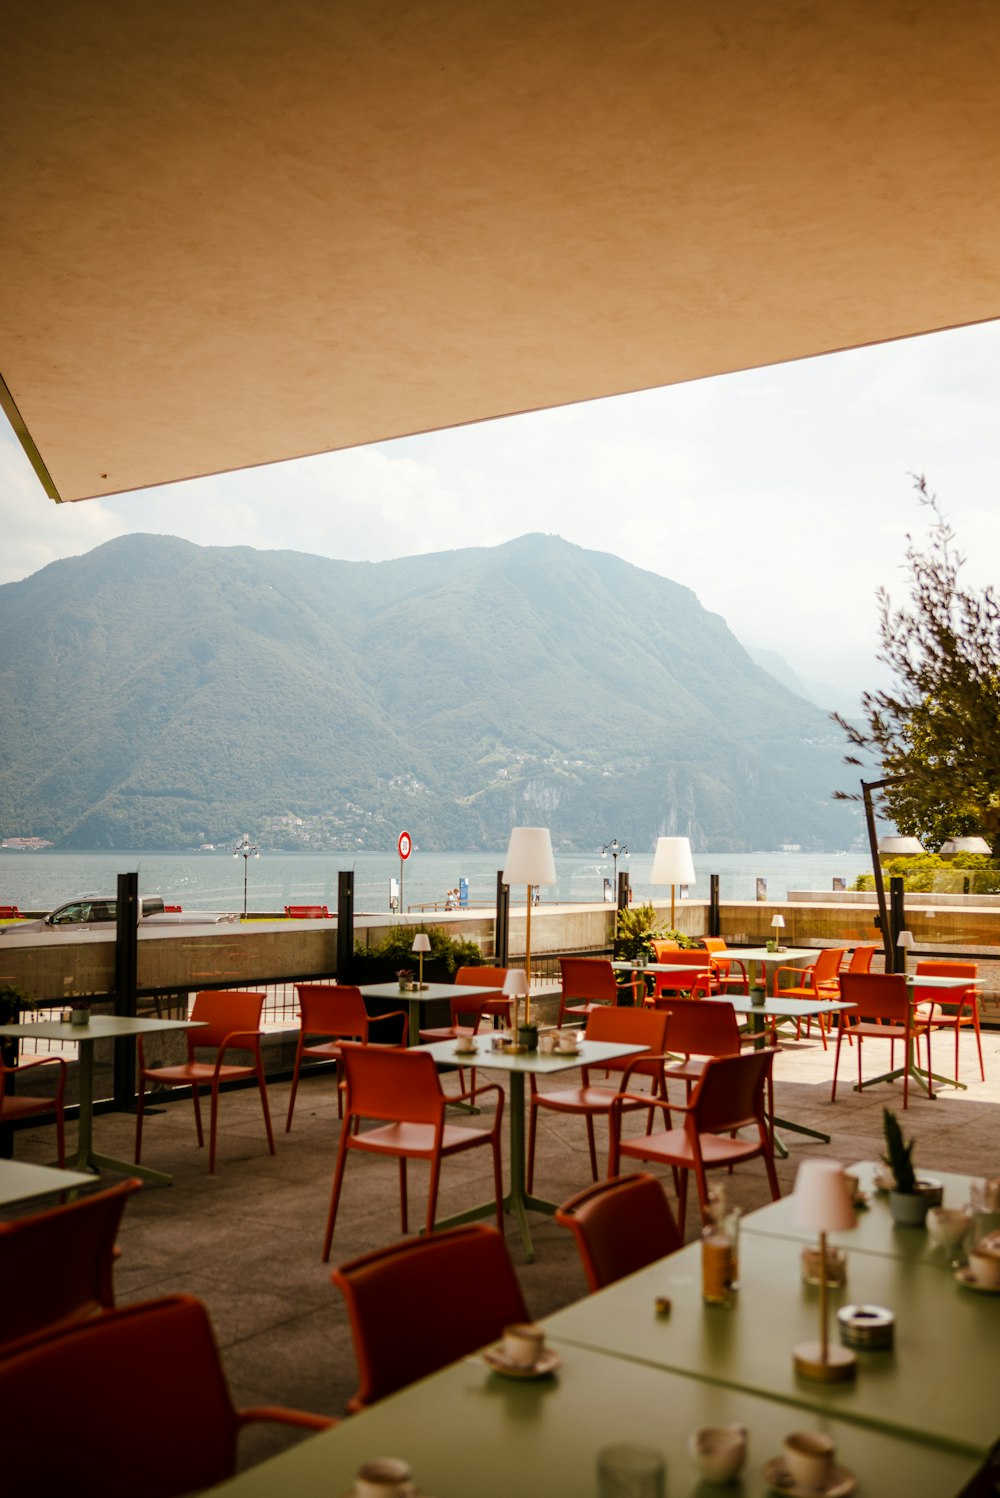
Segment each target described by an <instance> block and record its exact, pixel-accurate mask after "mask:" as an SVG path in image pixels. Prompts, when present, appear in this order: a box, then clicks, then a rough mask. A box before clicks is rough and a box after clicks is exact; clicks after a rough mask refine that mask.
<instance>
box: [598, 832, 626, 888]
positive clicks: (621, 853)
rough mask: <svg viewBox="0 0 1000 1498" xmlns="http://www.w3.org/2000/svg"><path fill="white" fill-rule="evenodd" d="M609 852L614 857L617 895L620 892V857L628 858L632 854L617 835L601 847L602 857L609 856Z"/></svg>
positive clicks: (614, 879) (614, 878)
mask: <svg viewBox="0 0 1000 1498" xmlns="http://www.w3.org/2000/svg"><path fill="white" fill-rule="evenodd" d="M609 853H610V854H611V857H612V859H613V861H614V874H613V884H614V889H615V894H616V896H617V893H618V860H619V858H628V857H629V856H630V855H629V851H628V849H627V848H626V847H625V845H624V843H620V842H619V841H618V839H617V838H616V837H613V838H612V839H611V841H610V843H605V844H604V846H603V848H602V849H601V857H602V858H607V856H608V854H609Z"/></svg>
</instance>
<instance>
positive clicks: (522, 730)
mask: <svg viewBox="0 0 1000 1498" xmlns="http://www.w3.org/2000/svg"><path fill="white" fill-rule="evenodd" d="M0 628H2V631H3V640H4V659H3V664H2V665H0V831H2V834H3V835H4V836H25V835H29V834H30V835H34V836H39V837H45V838H50V839H52V840H53V841H54V842H55V843H57V844H58V845H60V846H64V847H72V848H100V847H121V848H125V847H128V848H135V847H162V848H171V847H187V846H192V845H197V844H199V843H202V842H224V841H226V840H228V839H231V838H232V837H233V836H234V835H235V834H236V833H237V832H238V831H239V829H241V828H243V827H250V828H253V829H256V830H255V833H254V835H255V836H256V837H258V838H259V839H262V840H263V841H265V842H267V843H269V844H270V845H271V846H304V847H330V848H341V849H347V848H354V847H378V848H386V847H391V846H392V843H393V840H394V837H395V832H396V830H398V827H399V826H402V825H406V826H408V827H409V828H410V830H411V832H413V834H414V836H415V837H416V839H417V841H418V842H419V843H420V844H421V845H422V846H424V847H426V848H433V847H438V848H460V847H489V848H497V847H502V846H504V845H505V843H506V839H507V835H508V832H509V829H510V827H511V826H512V825H514V824H515V823H536V822H537V823H542V824H544V825H547V826H549V827H551V828H552V831H553V837H554V840H555V841H556V844H557V846H562V847H565V848H572V847H578V848H587V847H593V846H596V845H598V844H600V843H601V842H603V841H604V840H605V838H606V837H607V829H608V828H609V827H615V828H618V829H623V830H625V831H626V832H627V834H628V840H629V843H630V845H631V846H632V847H633V849H639V848H642V847H644V846H652V842H653V839H654V838H655V837H656V836H657V835H658V834H659V833H663V832H679V833H684V834H688V835H690V836H691V837H692V839H693V840H694V844H695V847H696V848H698V849H699V850H703V851H728V850H740V849H743V848H761V847H774V846H776V845H778V844H781V843H784V842H795V843H800V844H802V846H803V847H806V848H813V847H815V848H822V847H843V846H846V845H847V843H848V842H849V841H850V839H851V837H852V836H853V833H854V817H853V813H852V812H851V810H850V809H848V808H846V807H845V806H843V805H842V804H839V803H835V802H832V801H831V799H830V792H831V789H832V787H833V786H834V785H836V784H837V783H838V780H839V779H840V778H841V767H840V756H841V746H840V741H839V736H838V734H837V732H836V730H835V729H834V727H833V725H832V724H831V723H830V722H829V720H828V719H827V717H826V715H825V714H824V713H822V712H821V711H819V710H818V709H816V708H815V707H813V706H812V705H810V704H808V703H806V702H804V701H803V700H802V699H801V698H798V697H796V696H795V695H794V694H793V693H791V692H789V691H787V690H786V689H785V688H784V687H783V686H781V685H780V683H778V682H776V681H775V680H774V678H773V677H771V676H769V675H768V674H767V672H765V671H762V670H760V669H759V668H758V667H757V666H755V665H754V663H753V662H752V661H751V659H750V657H749V656H748V655H747V653H746V652H745V651H744V650H743V648H742V647H741V646H740V644H739V643H738V641H737V640H736V639H735V637H734V636H733V635H732V634H731V633H730V631H729V630H728V629H727V627H726V625H725V623H724V622H723V620H722V619H721V618H719V617H718V616H717V615H713V614H709V613H707V612H706V611H705V610H704V609H702V607H701V606H700V604H699V603H698V601H697V599H696V597H695V595H694V594H693V593H692V592H691V591H690V590H689V589H687V588H683V587H680V586H678V585H677V584H676V583H672V582H669V581H668V580H666V579H664V578H662V577H658V576H656V575H654V574H653V573H649V572H644V571H641V570H640V569H638V568H635V567H632V566H630V565H629V564H627V563H625V562H622V561H620V560H619V559H617V558H615V557H612V556H608V555H604V554H602V553H598V552H589V551H584V550H582V549H581V548H580V547H577V546H573V545H570V544H569V543H568V542H565V541H562V540H560V539H559V538H557V537H552V536H541V535H532V536H523V537H521V538H520V539H519V540H517V541H512V542H509V543H508V544H506V545H504V546H500V547H496V548H492V549H486V548H482V549H468V550H463V551H454V552H444V553H439V554H437V555H433V556H425V557H409V558H404V559H401V560H398V561H392V562H383V563H378V564H373V563H355V562H337V561H330V560H327V559H324V558H320V557H312V556H306V555H300V554H298V553H292V552H256V551H252V550H250V549H249V548H245V547H233V548H222V547H197V546H193V545H191V544H190V543H188V542H184V541H178V540H175V539H171V538H165V537H160V536H128V537H123V538H121V539H120V540H117V541H113V542H109V543H108V544H107V545H105V546H101V547H98V548H97V549H96V550H95V551H93V552H90V553H89V554H88V555H87V556H84V557H79V558H74V559H72V560H69V561H62V562H57V563H54V564H53V565H51V566H49V567H46V568H44V569H43V570H42V571H41V572H39V573H37V574H35V576H33V577H31V578H28V579H26V580H25V581H24V582H19V583H11V584H7V585H5V586H3V587H0Z"/></svg>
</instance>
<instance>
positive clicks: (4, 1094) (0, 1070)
mask: <svg viewBox="0 0 1000 1498" xmlns="http://www.w3.org/2000/svg"><path fill="white" fill-rule="evenodd" d="M37 1066H58V1068H59V1075H58V1077H57V1079H56V1088H55V1092H54V1093H53V1095H52V1097H31V1096H28V1095H27V1094H25V1093H21V1092H11V1091H9V1088H8V1082H7V1078H8V1077H9V1078H10V1079H11V1081H16V1082H22V1081H24V1079H25V1077H26V1075H27V1073H28V1072H30V1071H32V1070H33V1069H34V1068H35V1067H37ZM65 1093H66V1063H65V1061H64V1060H63V1059H62V1057H61V1056H40V1057H39V1058H38V1060H37V1061H19V1062H18V1064H17V1066H5V1065H4V1063H3V1061H2V1060H0V1124H9V1123H14V1122H15V1121H17V1120H18V1119H22V1118H30V1117H31V1115H32V1114H34V1113H54V1114H55V1118H56V1157H57V1159H58V1161H59V1164H60V1166H63V1165H65V1163H66V1120H65V1118H64V1116H63V1098H64V1096H65Z"/></svg>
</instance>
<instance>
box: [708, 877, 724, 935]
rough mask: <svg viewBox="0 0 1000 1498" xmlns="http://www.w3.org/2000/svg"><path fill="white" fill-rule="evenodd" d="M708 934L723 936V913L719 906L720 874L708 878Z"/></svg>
mask: <svg viewBox="0 0 1000 1498" xmlns="http://www.w3.org/2000/svg"><path fill="white" fill-rule="evenodd" d="M708 934H709V936H721V935H722V912H721V909H720V906H719V876H718V874H709V876H708Z"/></svg>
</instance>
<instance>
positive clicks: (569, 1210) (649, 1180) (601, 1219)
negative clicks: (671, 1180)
mask: <svg viewBox="0 0 1000 1498" xmlns="http://www.w3.org/2000/svg"><path fill="white" fill-rule="evenodd" d="M556 1222H558V1223H559V1224H560V1226H561V1227H564V1228H569V1230H570V1232H571V1233H572V1234H573V1237H574V1238H575V1240H576V1246H577V1249H578V1251H579V1254H580V1260H581V1262H582V1264H583V1272H584V1274H585V1275H586V1276H587V1286H588V1288H589V1289H590V1290H602V1289H603V1288H604V1286H605V1285H612V1284H614V1282H615V1280H620V1279H624V1277H625V1276H626V1275H627V1274H634V1273H635V1271H636V1270H637V1269H645V1267H646V1265H647V1264H653V1263H655V1262H656V1260H657V1259H663V1258H665V1257H666V1256H667V1254H672V1253H675V1252H676V1250H677V1249H679V1248H682V1247H683V1245H684V1240H683V1239H682V1237H681V1235H680V1233H679V1232H678V1231H677V1224H676V1223H675V1222H674V1214H673V1213H672V1212H671V1210H670V1203H669V1202H668V1201H667V1198H666V1196H665V1194H664V1191H663V1187H662V1186H661V1185H660V1183H659V1181H658V1180H657V1179H656V1177H655V1176H651V1175H647V1174H646V1173H645V1172H644V1171H640V1172H639V1173H638V1174H637V1175H631V1176H614V1177H612V1179H611V1180H610V1181H598V1182H597V1184H596V1185H594V1186H588V1187H586V1189H585V1190H583V1191H580V1192H578V1193H577V1194H576V1196H571V1197H570V1198H569V1200H568V1201H565V1202H563V1204H562V1206H561V1207H559V1208H558V1210H557V1211H556Z"/></svg>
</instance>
